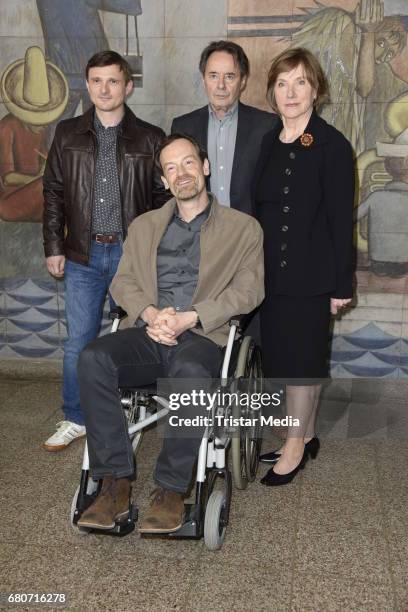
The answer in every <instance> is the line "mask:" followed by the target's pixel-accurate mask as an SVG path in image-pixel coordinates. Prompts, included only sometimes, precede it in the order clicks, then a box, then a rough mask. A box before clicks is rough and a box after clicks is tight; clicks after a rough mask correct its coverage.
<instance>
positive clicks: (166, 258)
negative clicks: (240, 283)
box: [157, 203, 211, 312]
mask: <svg viewBox="0 0 408 612" xmlns="http://www.w3.org/2000/svg"><path fill="white" fill-rule="evenodd" d="M210 209H211V203H210V204H209V205H208V206H207V208H206V209H205V210H203V212H202V213H200V214H199V215H197V216H196V217H194V219H193V220H192V221H190V223H186V222H185V221H183V220H182V219H181V218H180V217H179V216H178V210H177V209H176V211H175V213H174V215H173V217H172V219H171V221H170V223H169V225H168V226H167V229H166V231H165V232H164V234H163V237H162V239H161V241H160V244H159V247H158V249H157V289H158V308H165V307H166V306H173V307H174V308H175V309H176V310H177V311H180V312H185V311H187V310H189V308H190V307H191V302H192V299H193V295H194V292H195V289H196V286H197V282H198V270H199V266H200V232H201V228H202V225H203V223H204V222H205V221H206V219H207V218H208V215H209V214H210Z"/></svg>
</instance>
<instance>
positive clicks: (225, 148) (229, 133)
mask: <svg viewBox="0 0 408 612" xmlns="http://www.w3.org/2000/svg"><path fill="white" fill-rule="evenodd" d="M237 127H238V102H236V103H235V104H234V106H233V107H232V108H231V110H230V111H229V112H228V113H226V115H225V117H223V119H218V118H217V116H216V114H215V113H214V111H213V110H212V108H211V106H209V113H208V139H207V146H208V157H209V160H210V164H211V178H210V185H211V192H212V193H213V194H214V195H215V197H216V198H217V200H218V201H219V203H220V204H223V205H224V206H229V205H230V185H231V174H232V164H233V161H234V151H235V141H236V138H237Z"/></svg>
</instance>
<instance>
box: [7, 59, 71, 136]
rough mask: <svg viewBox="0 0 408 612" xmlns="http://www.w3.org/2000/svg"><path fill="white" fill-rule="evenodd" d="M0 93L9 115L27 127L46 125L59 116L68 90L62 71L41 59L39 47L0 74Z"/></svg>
mask: <svg viewBox="0 0 408 612" xmlns="http://www.w3.org/2000/svg"><path fill="white" fill-rule="evenodd" d="M0 93H1V96H2V98H3V102H4V104H5V106H6V108H7V110H8V111H9V112H10V113H11V114H12V115H14V116H16V117H18V118H19V119H21V121H24V122H25V123H29V124H31V125H46V124H48V123H51V122H52V121H55V120H56V119H58V117H60V116H61V115H62V113H63V112H64V109H65V107H66V105H67V102H68V93H69V91H68V83H67V81H66V78H65V76H64V74H63V72H62V71H61V70H60V69H59V68H58V67H57V66H56V65H55V64H53V63H52V62H50V61H48V60H46V59H45V57H44V53H43V51H42V49H41V48H40V47H29V48H28V49H27V51H26V54H25V57H24V59H19V60H17V61H15V62H13V63H12V64H10V65H9V66H8V67H7V68H6V69H5V71H4V72H3V75H2V77H1V82H0Z"/></svg>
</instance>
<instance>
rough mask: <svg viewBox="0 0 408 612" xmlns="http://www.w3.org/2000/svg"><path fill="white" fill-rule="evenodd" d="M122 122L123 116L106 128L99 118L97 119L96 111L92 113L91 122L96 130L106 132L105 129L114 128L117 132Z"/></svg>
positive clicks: (120, 128)
mask: <svg viewBox="0 0 408 612" xmlns="http://www.w3.org/2000/svg"><path fill="white" fill-rule="evenodd" d="M122 123H123V117H122V119H121V120H120V122H119V123H118V124H117V125H112V126H109V127H108V128H105V126H104V125H103V124H102V123H101V120H100V119H99V117H98V115H97V114H96V112H95V113H94V120H93V124H94V128H95V130H96V131H97V132H102V131H104V132H106V130H114V131H117V132H119V131H121V130H122Z"/></svg>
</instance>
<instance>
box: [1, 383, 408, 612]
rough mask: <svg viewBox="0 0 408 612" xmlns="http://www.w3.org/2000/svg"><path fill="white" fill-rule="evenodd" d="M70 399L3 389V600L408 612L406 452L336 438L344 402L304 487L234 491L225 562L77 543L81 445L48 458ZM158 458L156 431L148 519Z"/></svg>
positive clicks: (142, 503)
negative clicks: (73, 508) (57, 597)
mask: <svg viewBox="0 0 408 612" xmlns="http://www.w3.org/2000/svg"><path fill="white" fill-rule="evenodd" d="M379 389H380V387H379ZM382 392H383V391H382ZM59 394H60V384H59V382H58V381H57V380H55V379H54V380H48V381H47V380H45V379H43V378H42V379H37V380H32V381H28V380H12V379H9V378H8V377H7V376H5V375H4V374H3V378H0V396H1V403H0V426H1V429H0V432H1V433H0V444H1V447H0V448H1V451H0V452H1V468H0V469H1V483H2V491H1V497H2V504H1V513H2V517H1V518H2V520H1V523H0V524H1V567H2V570H1V574H0V591H1V592H9V591H18V592H24V591H30V592H33V591H34V592H53V593H57V592H65V593H67V595H68V598H69V606H68V608H69V609H72V610H78V611H81V612H84V611H87V610H115V611H120V612H122V611H124V612H126V611H128V610H129V611H130V610H132V611H152V612H156V611H157V612H161V611H165V610H169V611H171V610H180V611H185V612H190V611H193V610H194V611H196V610H206V611H207V610H210V611H211V612H222V611H229V610H236V611H243V612H249V611H255V612H258V611H268V612H269V611H270V612H279V611H282V612H286V611H288V612H289V611H293V612H303V611H310V612H317V611H322V612H331V611H333V612H334V611H336V612H337V611H339V612H340V611H341V612H343V611H349V610H353V611H368V612H373V611H375V612H383V611H384V612H385V611H388V610H390V611H391V610H393V611H394V612H396V611H398V612H406V611H407V610H408V593H407V586H406V585H407V582H408V529H407V527H408V486H407V476H406V475H407V468H408V441H407V439H406V437H405V439H403V438H401V437H394V438H393V439H390V438H389V437H388V439H381V438H379V437H377V436H376V435H375V432H371V434H372V437H365V438H363V439H355V438H354V439H339V437H338V436H339V435H341V436H343V437H344V432H345V431H346V430H347V427H345V426H344V423H343V425H342V426H341V427H337V428H336V422H335V421H336V419H339V420H342V419H343V422H344V418H345V415H346V410H347V411H348V413H350V405H348V404H347V393H344V394H343V400H342V401H343V404H342V407H339V405H338V404H336V402H334V401H333V398H332V399H331V401H332V407H331V409H330V408H327V412H326V414H324V406H323V408H322V412H321V415H322V418H321V429H322V431H323V433H326V435H325V436H324V437H323V438H322V448H321V451H320V454H319V456H318V458H317V460H316V461H313V462H309V463H308V464H307V466H306V468H305V470H304V471H303V472H301V473H300V474H299V475H298V477H297V478H296V479H295V481H294V482H293V483H291V484H290V485H288V486H286V487H279V488H276V489H272V490H270V489H266V488H264V487H262V486H261V485H260V484H259V482H255V483H253V484H252V485H250V486H249V487H248V489H247V490H246V491H243V492H240V491H235V492H234V495H233V501H232V508H231V516H230V524H229V527H228V530H227V536H226V540H225V542H224V546H223V548H222V549H221V551H218V552H210V551H208V550H206V549H205V547H204V543H203V541H168V540H165V539H141V538H140V537H139V535H138V534H137V532H136V531H135V532H133V533H132V534H130V535H129V536H127V537H125V538H111V537H107V536H104V537H103V536H96V535H88V536H78V535H76V534H75V533H74V532H73V531H72V529H71V527H70V525H69V521H68V515H69V507H70V503H71V499H72V495H73V492H74V490H75V488H76V487H77V485H78V483H79V473H80V464H81V454H82V447H83V443H81V442H77V443H75V444H73V445H72V446H71V447H70V448H68V449H67V450H66V451H65V452H64V453H59V454H50V453H46V452H44V451H42V450H41V448H40V444H41V442H42V441H43V440H44V439H45V438H46V437H47V436H48V435H49V434H50V433H51V432H52V429H53V426H54V423H55V422H56V421H58V420H59V419H60V414H59V411H58V410H57V409H56V407H57V406H58V405H59ZM350 397H351V396H350ZM405 398H406V395H404V393H402V392H401V390H397V391H396V390H395V388H394V393H393V394H392V393H391V394H388V396H387V397H383V401H384V405H387V408H388V409H390V408H392V409H393V411H392V413H393V414H395V413H398V414H401V413H403V412H404V411H405V410H404V409H406V408H407V406H406V399H405ZM329 400H330V398H328V400H327V401H328V402H329ZM385 400H386V401H385ZM356 401H358V402H360V403H361V401H362V394H361V393H360V394H359V396H358V397H357V398H356ZM329 403H330V402H329ZM329 403H327V404H326V405H327V406H329ZM333 406H334V407H333ZM329 410H331V413H330V414H331V417H330V415H329V412H328V411H329ZM339 432H340V434H339ZM268 436H269V437H270V434H268ZM270 444H272V445H273V444H276V440H275V441H272V439H271V440H270V441H268V443H267V444H266V446H267V447H269V446H270ZM159 446H160V442H159V440H158V438H157V436H156V434H155V432H154V431H153V432H150V433H149V434H147V435H146V436H145V438H144V440H143V444H142V448H141V452H140V455H139V456H140V461H139V476H138V480H137V482H136V483H135V487H134V499H135V500H136V501H137V504H138V506H139V509H140V512H141V513H143V512H144V510H145V509H146V507H147V504H148V501H149V492H150V491H151V489H152V487H153V483H152V480H151V472H152V468H153V465H154V460H155V457H156V455H157V452H158V449H159ZM264 471H265V468H264V467H261V468H260V475H261V474H262V473H263V472H264ZM8 609H11V607H9V608H8ZM20 609H24V608H21V607H20ZM27 609H32V608H27ZM37 609H44V610H45V609H46V608H45V607H42V608H41V607H37ZM48 609H50V608H48Z"/></svg>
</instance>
